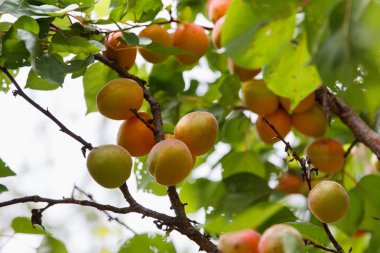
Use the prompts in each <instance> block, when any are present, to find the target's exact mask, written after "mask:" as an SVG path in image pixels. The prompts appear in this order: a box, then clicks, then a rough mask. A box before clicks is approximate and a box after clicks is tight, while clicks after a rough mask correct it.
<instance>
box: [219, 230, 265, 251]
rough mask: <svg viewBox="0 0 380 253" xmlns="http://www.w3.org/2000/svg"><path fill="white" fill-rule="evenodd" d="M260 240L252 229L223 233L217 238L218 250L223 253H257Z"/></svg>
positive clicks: (258, 235)
mask: <svg viewBox="0 0 380 253" xmlns="http://www.w3.org/2000/svg"><path fill="white" fill-rule="evenodd" d="M260 238H261V236H260V234H259V233H258V232H256V231H255V230H253V229H245V230H240V231H236V232H229V233H224V234H222V235H221V236H220V237H219V240H218V249H219V250H220V251H221V252H223V253H247V252H249V253H259V249H258V244H259V241H260Z"/></svg>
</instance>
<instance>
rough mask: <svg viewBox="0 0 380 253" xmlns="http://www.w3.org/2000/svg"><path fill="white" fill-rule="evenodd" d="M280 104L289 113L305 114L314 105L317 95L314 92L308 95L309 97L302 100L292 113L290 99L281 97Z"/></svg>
mask: <svg viewBox="0 0 380 253" xmlns="http://www.w3.org/2000/svg"><path fill="white" fill-rule="evenodd" d="M280 103H281V105H282V107H284V108H285V109H286V110H287V111H288V112H293V113H297V112H304V111H307V110H308V109H310V108H311V107H312V106H313V105H314V103H315V93H314V92H312V93H310V94H309V95H307V97H305V98H304V99H302V100H301V101H300V102H299V103H298V105H297V106H296V107H295V108H294V109H293V110H292V111H291V110H290V99H288V98H283V97H280Z"/></svg>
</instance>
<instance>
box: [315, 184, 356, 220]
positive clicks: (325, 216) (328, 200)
mask: <svg viewBox="0 0 380 253" xmlns="http://www.w3.org/2000/svg"><path fill="white" fill-rule="evenodd" d="M307 203H308V206H309V209H310V211H311V212H312V214H314V216H315V217H316V218H317V219H318V220H320V221H322V222H324V223H333V222H337V221H338V220H340V219H342V218H343V217H344V216H345V215H346V213H347V212H348V208H349V206H350V199H349V197H348V194H347V192H346V190H345V189H344V188H343V186H341V185H340V184H338V183H337V182H334V181H322V182H320V183H319V184H317V185H316V186H315V187H314V188H313V189H312V190H311V191H310V192H309V196H308V197H307Z"/></svg>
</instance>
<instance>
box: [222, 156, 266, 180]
mask: <svg viewBox="0 0 380 253" xmlns="http://www.w3.org/2000/svg"><path fill="white" fill-rule="evenodd" d="M221 161H222V168H223V173H222V175H223V178H227V177H229V176H231V175H233V174H236V173H242V172H249V173H252V174H255V175H257V176H259V177H262V178H264V177H265V166H264V164H263V162H262V161H261V159H260V157H259V156H258V155H257V154H256V153H254V152H253V151H243V152H234V151H232V152H230V153H228V154H227V155H226V156H224V157H223V158H222V160H221Z"/></svg>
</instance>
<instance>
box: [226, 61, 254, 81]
mask: <svg viewBox="0 0 380 253" xmlns="http://www.w3.org/2000/svg"><path fill="white" fill-rule="evenodd" d="M227 64H228V65H227V66H228V70H229V71H230V73H231V74H235V75H237V76H238V77H239V79H240V81H242V82H246V81H248V80H251V79H252V78H254V77H255V76H257V75H258V74H259V73H260V72H261V69H247V68H244V67H240V66H239V65H236V64H235V63H234V62H233V61H232V59H231V58H228V60H227Z"/></svg>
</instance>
